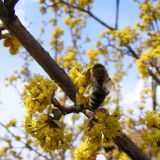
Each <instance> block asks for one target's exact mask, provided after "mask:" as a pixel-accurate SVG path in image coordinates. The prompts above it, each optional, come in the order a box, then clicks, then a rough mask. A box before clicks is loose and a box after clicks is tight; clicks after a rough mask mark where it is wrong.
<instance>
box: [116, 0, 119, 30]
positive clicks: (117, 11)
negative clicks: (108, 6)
mask: <svg viewBox="0 0 160 160" xmlns="http://www.w3.org/2000/svg"><path fill="white" fill-rule="evenodd" d="M119 4H120V0H116V20H115V28H116V29H118V19H119Z"/></svg>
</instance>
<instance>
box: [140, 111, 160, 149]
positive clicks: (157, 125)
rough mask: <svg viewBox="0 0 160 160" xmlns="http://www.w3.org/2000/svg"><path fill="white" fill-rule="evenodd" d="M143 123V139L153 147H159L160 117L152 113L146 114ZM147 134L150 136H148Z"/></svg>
mask: <svg viewBox="0 0 160 160" xmlns="http://www.w3.org/2000/svg"><path fill="white" fill-rule="evenodd" d="M144 122H145V125H146V127H147V130H146V131H144V132H143V134H142V137H143V139H144V140H145V141H146V142H148V143H151V144H152V145H153V146H155V147H156V146H159V143H160V115H159V114H158V113H156V112H154V111H150V112H147V113H146V116H145V117H144ZM148 132H149V133H150V134H148Z"/></svg>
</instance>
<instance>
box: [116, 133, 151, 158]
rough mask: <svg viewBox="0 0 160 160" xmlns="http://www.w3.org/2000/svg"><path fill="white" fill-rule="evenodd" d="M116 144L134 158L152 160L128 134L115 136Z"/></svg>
mask: <svg viewBox="0 0 160 160" xmlns="http://www.w3.org/2000/svg"><path fill="white" fill-rule="evenodd" d="M114 142H115V144H117V146H118V147H119V148H120V149H121V150H122V151H124V152H125V153H126V154H127V155H128V156H129V157H130V158H131V159H133V160H150V159H149V158H148V157H147V156H146V155H145V154H143V152H142V151H141V150H140V149H139V148H138V147H137V146H136V144H135V143H133V142H132V141H131V140H130V139H129V138H128V137H127V136H126V135H124V134H122V135H120V136H116V137H115V138H114Z"/></svg>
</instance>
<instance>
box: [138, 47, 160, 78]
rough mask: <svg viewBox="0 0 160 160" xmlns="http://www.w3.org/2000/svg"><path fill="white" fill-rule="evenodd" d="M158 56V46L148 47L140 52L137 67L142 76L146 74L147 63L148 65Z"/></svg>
mask: <svg viewBox="0 0 160 160" xmlns="http://www.w3.org/2000/svg"><path fill="white" fill-rule="evenodd" d="M159 57H160V47H157V48H155V49H149V50H146V51H144V52H143V53H142V57H141V58H140V59H138V60H137V67H138V70H139V72H140V73H141V74H142V76H143V77H146V76H148V70H147V65H150V62H151V60H156V59H157V58H159Z"/></svg>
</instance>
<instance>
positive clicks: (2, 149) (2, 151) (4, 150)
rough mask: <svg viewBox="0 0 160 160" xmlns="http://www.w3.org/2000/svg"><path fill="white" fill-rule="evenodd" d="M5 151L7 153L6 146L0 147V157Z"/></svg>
mask: <svg viewBox="0 0 160 160" xmlns="http://www.w3.org/2000/svg"><path fill="white" fill-rule="evenodd" d="M6 153H7V148H6V147H4V148H1V149H0V156H1V157H3V156H5V154H6Z"/></svg>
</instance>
